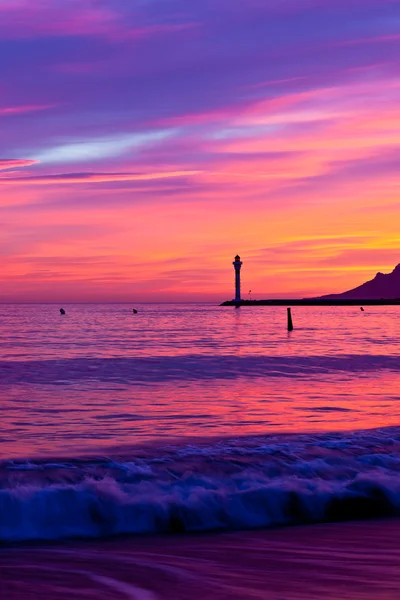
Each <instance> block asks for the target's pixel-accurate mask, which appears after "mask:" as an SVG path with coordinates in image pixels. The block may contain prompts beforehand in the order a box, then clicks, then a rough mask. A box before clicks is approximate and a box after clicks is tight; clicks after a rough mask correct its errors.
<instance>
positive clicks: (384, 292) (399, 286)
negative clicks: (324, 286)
mask: <svg viewBox="0 0 400 600" xmlns="http://www.w3.org/2000/svg"><path fill="white" fill-rule="evenodd" d="M321 298H325V299H326V300H340V299H343V300H346V299H356V300H364V298H369V299H370V300H373V299H375V300H380V299H382V298H385V299H397V300H399V299H400V264H398V265H397V267H395V268H394V269H393V271H392V272H391V273H387V274H386V275H385V274H384V273H377V274H376V275H375V277H374V278H373V279H371V280H370V281H366V282H365V283H363V284H362V285H359V286H358V287H356V288H353V289H352V290H349V291H348V292H343V293H342V294H328V295H327V296H321Z"/></svg>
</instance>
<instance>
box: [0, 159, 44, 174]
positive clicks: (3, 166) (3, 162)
mask: <svg viewBox="0 0 400 600" xmlns="http://www.w3.org/2000/svg"><path fill="white" fill-rule="evenodd" d="M38 163H39V161H37V160H26V159H19V158H0V171H7V170H8V169H19V168H21V167H30V166H32V165H37V164H38Z"/></svg>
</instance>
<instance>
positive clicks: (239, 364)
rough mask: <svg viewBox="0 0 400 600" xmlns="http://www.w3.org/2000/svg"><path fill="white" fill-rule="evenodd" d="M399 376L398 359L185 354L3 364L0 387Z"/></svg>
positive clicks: (342, 356)
mask: <svg viewBox="0 0 400 600" xmlns="http://www.w3.org/2000/svg"><path fill="white" fill-rule="evenodd" d="M379 371H393V372H397V373H398V372H399V371H400V360H399V357H398V356H395V355H387V354H385V355H379V354H378V355H364V354H359V355H356V354H350V355H347V354H340V355H336V356H312V355H310V356H285V357H281V356H250V355H249V356H235V355H200V354H199V355H184V356H158V357H137V358H129V357H128V358H69V359H65V358H63V359H59V360H57V359H54V360H27V361H24V360H16V361H12V360H2V361H0V385H5V386H10V385H16V384H21V383H23V384H26V383H29V384H53V385H66V384H69V383H73V382H76V381H81V380H88V381H90V382H93V381H100V382H112V383H113V384H115V383H121V384H129V383H133V382H134V383H148V382H164V381H176V380H182V381H185V380H188V381H192V380H210V379H237V378H240V377H295V376H297V377H301V376H306V377H307V376H309V375H326V374H331V373H335V374H337V373H340V372H342V373H351V374H354V373H360V374H362V373H370V372H379Z"/></svg>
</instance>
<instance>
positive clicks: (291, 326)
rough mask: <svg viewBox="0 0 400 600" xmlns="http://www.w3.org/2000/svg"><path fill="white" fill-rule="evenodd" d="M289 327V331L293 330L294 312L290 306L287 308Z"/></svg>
mask: <svg viewBox="0 0 400 600" xmlns="http://www.w3.org/2000/svg"><path fill="white" fill-rule="evenodd" d="M287 329H288V331H293V321H292V313H291V309H290V308H288V309H287Z"/></svg>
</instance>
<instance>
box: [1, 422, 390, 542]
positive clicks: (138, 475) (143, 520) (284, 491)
mask: <svg viewBox="0 0 400 600" xmlns="http://www.w3.org/2000/svg"><path fill="white" fill-rule="evenodd" d="M393 515H400V428H385V429H380V430H374V431H363V432H353V433H350V434H349V433H345V434H318V435H308V434H307V435H306V434H304V435H298V436H290V435H286V436H278V435H277V436H268V437H256V438H255V437H251V438H240V439H234V440H221V441H218V442H213V443H209V442H208V443H207V442H205V441H204V443H198V444H195V445H194V444H192V445H176V446H169V447H166V448H159V449H158V450H151V451H149V450H147V451H142V452H141V451H138V450H136V451H135V452H133V451H132V452H131V453H130V455H129V456H127V455H124V456H116V457H113V458H112V459H111V458H97V459H76V458H75V459H71V460H63V461H61V460H56V461H52V462H49V461H47V462H45V461H36V462H35V461H7V462H3V463H1V465H0V540H1V541H2V542H10V541H23V540H53V539H62V538H72V537H78V538H90V537H91V538H95V537H105V536H110V535H118V534H144V533H177V532H196V531H197V532H198V531H210V530H233V529H246V528H262V527H275V526H283V525H291V524H300V523H316V522H326V521H343V520H349V519H359V518H376V517H383V516H393Z"/></svg>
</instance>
